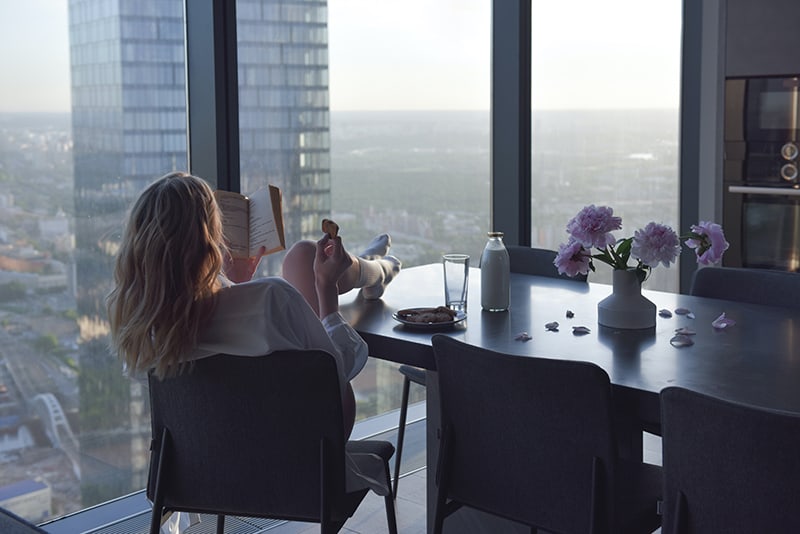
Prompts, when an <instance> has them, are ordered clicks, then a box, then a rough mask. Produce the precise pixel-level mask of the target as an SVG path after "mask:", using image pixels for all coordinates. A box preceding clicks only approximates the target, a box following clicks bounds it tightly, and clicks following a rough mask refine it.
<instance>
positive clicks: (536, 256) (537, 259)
mask: <svg viewBox="0 0 800 534" xmlns="http://www.w3.org/2000/svg"><path fill="white" fill-rule="evenodd" d="M506 248H507V249H508V258H509V262H510V264H511V272H512V273H522V274H533V275H537V276H549V277H551V278H563V279H564V280H573V281H575V282H585V281H586V275H585V274H579V275H577V276H574V277H570V276H566V275H563V274H559V272H558V269H557V268H556V266H555V265H554V264H553V260H555V259H556V256H557V255H558V253H557V252H556V251H555V250H550V249H546V248H534V247H523V246H519V245H509V246H507V247H506Z"/></svg>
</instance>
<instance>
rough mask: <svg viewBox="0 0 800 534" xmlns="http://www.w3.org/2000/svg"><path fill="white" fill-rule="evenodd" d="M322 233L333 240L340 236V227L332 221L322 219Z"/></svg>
mask: <svg viewBox="0 0 800 534" xmlns="http://www.w3.org/2000/svg"><path fill="white" fill-rule="evenodd" d="M322 231H323V232H325V233H326V234H328V235H329V236H330V238H331V239H333V238H334V237H336V236H337V235H339V225H338V224H336V223H335V222H333V221H332V220H330V219H322Z"/></svg>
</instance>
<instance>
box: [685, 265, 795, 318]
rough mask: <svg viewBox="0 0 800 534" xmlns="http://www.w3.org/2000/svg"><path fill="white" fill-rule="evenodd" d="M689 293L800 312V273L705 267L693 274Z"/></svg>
mask: <svg viewBox="0 0 800 534" xmlns="http://www.w3.org/2000/svg"><path fill="white" fill-rule="evenodd" d="M689 293H690V294H692V295H697V296H700V297H709V298H715V299H724V300H735V301H737V302H748V303H751V304H768V305H770V306H782V307H784V308H792V309H795V310H800V274H799V273H792V272H788V271H775V270H771V269H750V268H741V267H703V268H700V269H697V270H696V271H695V272H694V275H692V286H691V289H690V290H689Z"/></svg>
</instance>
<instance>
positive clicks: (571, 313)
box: [567, 310, 575, 319]
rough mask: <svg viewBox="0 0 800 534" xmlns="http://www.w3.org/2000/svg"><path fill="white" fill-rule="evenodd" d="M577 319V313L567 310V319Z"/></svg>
mask: <svg viewBox="0 0 800 534" xmlns="http://www.w3.org/2000/svg"><path fill="white" fill-rule="evenodd" d="M573 317H575V313H574V312H573V311H572V310H567V319H572V318H573Z"/></svg>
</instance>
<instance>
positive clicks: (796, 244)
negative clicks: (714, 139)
mask: <svg viewBox="0 0 800 534" xmlns="http://www.w3.org/2000/svg"><path fill="white" fill-rule="evenodd" d="M724 132H725V140H724V142H725V145H724V157H725V159H724V163H723V187H724V190H723V227H724V228H725V235H726V237H727V238H728V241H729V242H730V244H731V246H730V249H729V250H728V252H726V254H725V256H724V260H723V261H724V264H725V265H730V266H743V267H758V268H767V269H779V270H786V271H796V272H800V172H799V171H798V168H799V167H800V76H783V77H757V78H736V79H728V80H726V82H725V125H724Z"/></svg>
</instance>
